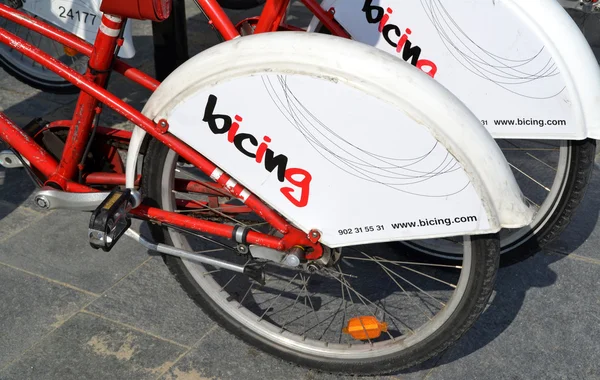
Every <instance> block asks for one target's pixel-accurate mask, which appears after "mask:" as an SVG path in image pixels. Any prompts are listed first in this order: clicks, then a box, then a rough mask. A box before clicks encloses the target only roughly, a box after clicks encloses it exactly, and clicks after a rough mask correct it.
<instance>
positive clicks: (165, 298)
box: [87, 257, 215, 345]
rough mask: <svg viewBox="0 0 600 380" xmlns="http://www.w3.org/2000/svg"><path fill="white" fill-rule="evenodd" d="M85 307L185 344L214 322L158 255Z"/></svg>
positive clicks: (203, 332) (200, 334) (190, 343)
mask: <svg viewBox="0 0 600 380" xmlns="http://www.w3.org/2000/svg"><path fill="white" fill-rule="evenodd" d="M87 310H89V311H91V312H94V313H96V314H100V315H103V316H105V317H108V318H110V319H113V320H116V321H119V322H122V323H126V324H129V325H132V326H135V327H137V328H139V329H142V330H145V331H149V332H151V333H153V334H156V335H159V336H161V337H164V338H168V339H171V340H174V341H176V342H179V343H182V344H185V345H193V344H194V343H196V341H198V340H199V339H200V338H202V337H203V336H204V335H205V334H206V332H207V331H208V330H209V329H211V328H212V327H213V326H214V325H215V323H214V322H213V321H212V320H211V319H210V318H209V317H208V316H207V315H206V314H204V313H203V312H202V310H201V309H200V308H199V307H197V306H196V304H195V303H194V302H193V301H192V300H191V299H190V298H189V297H188V296H187V294H186V293H185V292H184V291H183V289H181V287H180V285H179V284H178V283H177V280H175V278H174V277H173V276H172V275H171V273H170V272H169V270H168V268H167V266H166V265H165V264H164V263H163V261H162V259H161V258H159V257H157V258H155V259H152V260H150V261H148V262H147V263H146V264H144V266H142V267H141V268H140V269H139V270H137V271H135V272H134V273H132V274H131V275H130V276H128V277H127V278H126V279H124V280H123V281H121V282H119V283H118V284H117V285H116V286H115V287H114V288H112V289H111V290H110V291H108V292H107V293H105V294H103V295H102V297H100V298H98V299H97V300H96V301H95V302H94V303H92V304H91V305H89V306H88V307H87Z"/></svg>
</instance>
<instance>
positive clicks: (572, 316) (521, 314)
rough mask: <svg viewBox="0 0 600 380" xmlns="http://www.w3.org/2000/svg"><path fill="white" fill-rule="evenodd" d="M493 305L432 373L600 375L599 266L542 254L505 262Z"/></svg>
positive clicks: (448, 376)
mask: <svg viewBox="0 0 600 380" xmlns="http://www.w3.org/2000/svg"><path fill="white" fill-rule="evenodd" d="M496 288H497V294H496V297H495V299H494V302H493V303H492V305H491V306H490V307H489V308H488V309H487V311H486V312H485V313H484V314H483V315H482V316H481V318H480V319H479V320H478V321H477V323H476V324H475V327H474V328H472V329H471V330H469V331H468V332H467V334H466V335H465V336H464V337H463V338H462V339H461V340H460V341H459V342H458V343H457V344H456V345H455V346H453V347H452V348H451V349H450V350H449V351H448V352H447V353H446V354H445V355H444V357H443V358H442V360H441V361H440V362H439V365H438V367H437V368H436V369H435V370H434V371H433V372H432V374H431V375H430V377H428V379H467V378H468V379H596V378H599V377H600V353H599V352H598V341H599V339H600V328H598V326H599V322H600V319H599V318H598V315H600V299H599V298H598V292H599V291H600V277H599V276H598V267H597V266H595V265H589V264H587V263H584V262H581V261H577V260H572V259H569V258H565V257H561V256H558V255H547V254H538V255H536V256H535V257H533V258H531V259H529V260H527V261H525V262H523V263H521V264H519V265H514V266H511V267H508V268H505V269H502V270H501V271H500V274H499V278H498V282H497V286H496Z"/></svg>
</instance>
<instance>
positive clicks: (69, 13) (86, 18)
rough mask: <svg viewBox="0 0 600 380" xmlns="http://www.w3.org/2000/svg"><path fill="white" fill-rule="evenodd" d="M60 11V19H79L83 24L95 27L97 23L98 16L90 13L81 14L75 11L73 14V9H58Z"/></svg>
mask: <svg viewBox="0 0 600 380" xmlns="http://www.w3.org/2000/svg"><path fill="white" fill-rule="evenodd" d="M58 10H59V11H60V14H59V15H58V17H60V18H70V19H71V20H75V19H77V21H79V22H81V21H83V22H84V23H86V24H88V23H89V24H92V25H94V23H95V22H96V17H97V16H96V15H95V14H93V13H88V12H83V11H82V12H80V11H75V12H73V9H72V8H71V9H67V8H65V7H62V6H61V7H58Z"/></svg>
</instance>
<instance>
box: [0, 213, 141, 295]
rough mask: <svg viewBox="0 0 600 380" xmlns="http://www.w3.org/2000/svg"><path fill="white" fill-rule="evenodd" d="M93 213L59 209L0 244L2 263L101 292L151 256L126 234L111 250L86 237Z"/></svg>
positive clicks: (0, 260) (94, 291)
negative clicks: (98, 246)
mask: <svg viewBox="0 0 600 380" xmlns="http://www.w3.org/2000/svg"><path fill="white" fill-rule="evenodd" d="M89 218H90V213H87V212H77V211H65V210H57V211H55V212H53V213H50V214H48V215H47V216H45V217H44V218H43V219H41V220H39V221H37V222H35V223H33V224H32V225H31V226H30V227H29V228H27V229H26V230H24V231H22V232H20V233H17V234H16V235H14V236H12V237H10V238H8V239H6V240H5V241H3V242H2V244H0V262H4V263H7V264H10V265H13V266H15V267H19V268H23V269H26V270H28V271H31V272H34V273H37V274H40V275H43V276H46V277H49V278H51V279H53V280H57V281H61V282H65V283H69V284H71V285H74V286H76V287H78V288H82V289H84V290H87V291H90V292H93V293H101V292H103V291H104V290H106V289H108V288H109V287H110V286H111V285H113V284H114V283H115V282H116V281H117V280H119V279H120V278H122V277H123V276H125V275H126V274H128V273H129V272H131V271H132V270H134V269H135V268H137V267H138V266H139V265H140V264H141V263H142V262H144V261H145V260H147V259H148V254H147V251H146V249H144V248H143V247H141V246H140V245H139V244H138V243H136V242H134V241H133V240H132V239H129V238H127V237H123V239H122V240H121V241H119V244H117V245H116V246H115V247H114V248H113V249H112V250H111V251H110V252H104V251H102V250H95V249H93V248H91V247H90V246H89V243H88V240H87V232H88V223H89Z"/></svg>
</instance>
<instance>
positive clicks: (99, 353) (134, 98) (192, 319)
mask: <svg viewBox="0 0 600 380" xmlns="http://www.w3.org/2000/svg"><path fill="white" fill-rule="evenodd" d="M188 5H189V6H188V12H189V13H188V16H189V27H190V31H193V32H191V33H190V46H191V48H190V53H191V54H193V53H195V52H198V51H200V50H202V49H204V48H206V47H208V46H210V45H212V44H214V43H216V42H217V41H218V39H217V38H216V37H215V35H214V33H213V32H212V31H211V30H210V29H209V27H208V26H207V25H206V22H205V21H204V20H203V19H202V17H200V16H199V15H198V12H197V11H196V10H195V8H194V7H193V5H190V4H188ZM233 14H234V17H237V18H240V17H241V16H242V14H241V13H233ZM134 34H135V44H136V46H137V48H138V55H137V56H136V58H135V59H134V60H133V63H134V64H135V65H136V66H139V67H142V68H143V69H145V70H147V71H150V72H152V67H153V64H152V62H151V58H150V57H151V55H152V47H151V37H150V26H149V24H148V23H142V22H138V23H135V28H134ZM115 79H116V80H115V81H114V83H113V84H112V86H111V89H113V90H114V91H115V92H116V93H117V94H119V95H120V96H122V97H124V98H126V99H127V100H128V101H129V102H130V103H131V104H134V105H135V106H138V107H139V106H141V105H142V104H143V103H144V101H145V100H146V99H147V98H148V93H147V92H145V91H143V90H140V89H138V88H132V87H130V86H129V85H127V84H126V83H125V82H124V81H122V80H121V79H119V78H117V77H115ZM74 99H75V97H74V96H56V95H49V94H44V93H41V92H39V91H35V90H32V89H31V88H29V87H27V86H25V85H22V84H20V83H19V82H17V81H16V80H14V79H12V78H11V77H10V76H8V75H7V74H6V73H4V72H2V71H0V110H2V111H3V112H6V113H7V114H8V115H9V116H10V117H12V118H13V119H14V120H15V121H17V122H18V123H20V124H21V125H24V124H25V123H27V122H28V121H29V120H31V119H32V118H33V117H38V116H46V115H50V116H48V117H49V118H52V119H56V118H60V117H66V116H67V115H69V112H70V109H71V108H70V107H71V106H72V104H73V101H74ZM102 120H103V124H105V125H112V126H115V125H120V123H121V122H120V119H118V118H117V117H115V116H114V115H109V116H108V117H103V119H102ZM1 174H2V176H1V177H0V379H2V380H9V379H44V380H46V379H47V380H51V379H60V380H66V379H249V380H250V379H264V378H267V379H288V380H289V379H329V378H331V379H333V378H337V377H335V376H330V375H324V374H320V373H315V372H313V371H310V370H306V369H303V368H299V367H296V366H293V365H290V364H287V363H284V362H282V361H279V360H277V359H274V358H272V357H270V356H268V355H265V354H263V353H262V352H259V351H257V350H256V349H254V348H252V347H249V346H247V345H246V344H244V343H242V342H241V341H240V340H238V339H237V338H235V337H233V336H231V335H229V334H228V333H226V332H224V331H222V330H220V329H219V328H218V327H217V326H216V325H215V323H213V322H212V321H211V320H210V319H209V318H208V317H207V316H205V315H204V314H203V313H202V312H201V311H200V310H199V309H198V308H197V307H196V306H195V305H194V304H193V302H192V301H191V300H190V299H188V297H187V296H186V294H185V293H184V292H183V290H181V289H180V287H179V286H178V284H177V283H176V282H175V280H174V278H173V277H172V276H171V275H170V274H169V273H168V271H167V269H166V267H165V266H164V264H163V263H162V261H161V260H160V259H159V258H157V257H155V256H150V255H149V254H148V252H146V250H145V249H143V248H141V247H140V246H138V245H136V244H135V243H134V242H133V241H131V240H129V239H127V238H123V240H122V241H121V242H120V243H119V244H118V245H117V246H116V248H115V249H113V250H112V251H111V252H110V253H104V252H102V251H95V250H93V249H91V248H90V247H89V245H88V243H87V240H86V232H87V223H88V220H89V214H88V213H77V212H68V211H54V212H44V211H40V210H39V209H37V208H36V207H35V206H34V205H33V204H32V201H31V194H32V192H33V191H34V187H33V185H32V183H31V181H30V180H29V179H28V178H27V176H26V174H25V173H24V172H23V171H22V170H11V171H5V172H2V173H1ZM599 210H600V169H596V170H595V173H594V177H593V180H592V184H591V185H590V188H589V191H588V194H587V197H586V199H585V201H584V203H583V204H582V205H581V206H580V208H579V212H578V214H577V216H576V217H575V219H574V220H573V222H572V223H571V225H570V226H569V228H568V230H567V231H565V233H564V234H563V235H562V237H561V238H560V239H559V240H558V241H557V242H556V243H555V244H553V246H552V247H551V249H547V250H546V251H544V252H540V253H539V254H537V255H536V256H534V257H532V258H530V259H528V260H526V261H524V262H522V263H520V264H517V265H514V266H511V267H508V268H504V269H501V270H500V272H499V276H498V281H497V286H496V293H495V295H494V300H493V303H492V305H491V306H490V307H489V308H488V310H487V311H486V312H485V313H484V314H483V315H482V317H481V318H480V319H479V321H478V322H477V324H476V325H475V327H474V328H473V329H471V330H470V331H469V332H468V333H467V334H466V335H465V336H464V337H463V339H461V340H460V341H459V342H458V343H457V344H456V345H455V346H454V347H452V348H451V349H450V350H449V351H447V352H446V353H445V354H444V355H443V356H442V357H440V358H437V359H435V360H432V361H430V362H428V363H426V364H425V365H422V366H420V367H419V368H416V369H412V370H410V371H405V372H402V373H399V374H397V375H396V376H395V377H393V378H402V379H404V378H406V379H425V378H427V379H600V354H599V349H600V344H599V343H598V342H600V328H599V326H600V276H599V274H600V252H599V251H598V246H600V228H596V226H597V223H598V213H599Z"/></svg>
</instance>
